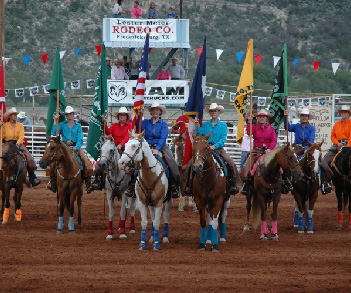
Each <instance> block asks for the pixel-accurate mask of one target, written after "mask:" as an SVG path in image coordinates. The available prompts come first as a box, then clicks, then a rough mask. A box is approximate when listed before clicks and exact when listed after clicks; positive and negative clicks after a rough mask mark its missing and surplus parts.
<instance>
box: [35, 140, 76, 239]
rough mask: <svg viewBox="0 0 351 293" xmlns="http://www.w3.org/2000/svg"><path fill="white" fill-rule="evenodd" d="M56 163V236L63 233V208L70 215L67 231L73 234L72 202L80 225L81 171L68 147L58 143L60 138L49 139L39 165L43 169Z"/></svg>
mask: <svg viewBox="0 0 351 293" xmlns="http://www.w3.org/2000/svg"><path fill="white" fill-rule="evenodd" d="M53 161H56V162H57V165H56V168H57V192H58V198H59V203H60V207H59V211H60V216H59V222H58V225H57V234H62V233H63V223H64V220H63V215H64V210H65V207H66V208H67V209H68V211H69V213H70V218H69V222H68V230H69V232H70V233H74V218H73V215H74V202H75V201H76V199H77V205H78V225H79V226H81V225H82V216H81V206H82V196H83V188H82V182H83V181H82V170H81V165H80V163H79V161H78V158H77V155H76V154H74V153H73V152H72V151H71V150H70V149H69V147H68V146H67V145H66V144H65V143H64V142H61V141H60V137H57V138H51V139H50V140H49V141H48V142H47V144H46V147H45V152H44V155H43V157H42V158H41V159H40V162H39V165H40V167H42V168H43V169H45V168H46V167H47V166H49V165H50V163H51V162H53Z"/></svg>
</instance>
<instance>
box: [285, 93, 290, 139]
mask: <svg viewBox="0 0 351 293" xmlns="http://www.w3.org/2000/svg"><path fill="white" fill-rule="evenodd" d="M286 109H288V97H285V111H286ZM288 118H289V113H287V114H286V116H285V125H286V143H287V144H288V143H289V130H288V126H289V121H288Z"/></svg>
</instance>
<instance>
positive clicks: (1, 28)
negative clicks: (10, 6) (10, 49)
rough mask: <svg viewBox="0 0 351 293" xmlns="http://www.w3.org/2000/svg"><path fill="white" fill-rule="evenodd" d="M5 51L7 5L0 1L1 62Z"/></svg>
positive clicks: (2, 0)
mask: <svg viewBox="0 0 351 293" xmlns="http://www.w3.org/2000/svg"><path fill="white" fill-rule="evenodd" d="M4 50H5V4H4V0H0V62H1V61H2V56H3V55H4Z"/></svg>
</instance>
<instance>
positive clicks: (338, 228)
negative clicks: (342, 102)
mask: <svg viewBox="0 0 351 293" xmlns="http://www.w3.org/2000/svg"><path fill="white" fill-rule="evenodd" d="M2 223H3V224H4V222H2ZM336 230H340V231H341V230H342V227H336Z"/></svg>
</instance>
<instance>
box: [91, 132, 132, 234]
mask: <svg viewBox="0 0 351 293" xmlns="http://www.w3.org/2000/svg"><path fill="white" fill-rule="evenodd" d="M101 142H102V143H103V145H102V147H101V159H100V161H99V162H98V163H97V166H96V169H95V171H97V170H98V171H99V170H101V171H102V173H103V172H104V171H105V170H106V169H107V174H106V191H107V192H106V197H107V201H108V207H109V221H108V230H107V237H106V240H112V239H113V233H114V230H113V218H114V214H115V213H114V199H115V197H117V199H118V200H120V201H121V211H120V217H121V218H120V220H119V238H127V236H126V228H125V223H126V218H127V215H126V203H127V197H126V195H125V194H124V193H125V191H126V189H127V187H128V183H129V181H130V176H129V174H126V173H125V172H124V171H123V170H120V169H119V168H118V165H117V163H118V161H119V159H120V158H121V155H120V153H119V151H118V150H117V148H116V145H115V143H114V139H113V137H110V139H105V138H104V137H103V136H102V137H101ZM130 212H131V217H130V226H129V228H130V229H129V234H135V217H134V214H135V198H131V203H130Z"/></svg>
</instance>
